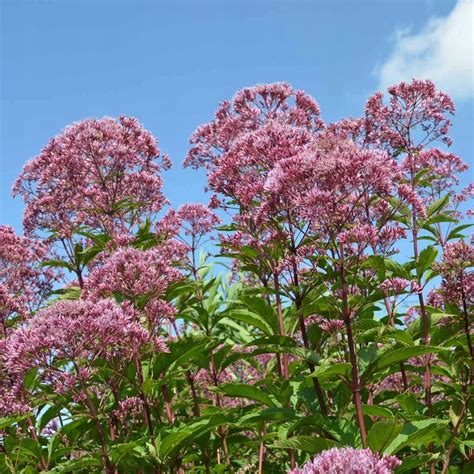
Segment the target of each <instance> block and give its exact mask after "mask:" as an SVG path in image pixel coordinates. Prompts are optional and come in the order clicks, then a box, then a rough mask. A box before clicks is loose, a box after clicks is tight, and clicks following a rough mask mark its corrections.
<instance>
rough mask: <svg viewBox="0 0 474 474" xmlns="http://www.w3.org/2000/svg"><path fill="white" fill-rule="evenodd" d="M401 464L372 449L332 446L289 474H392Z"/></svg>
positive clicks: (397, 460) (396, 459) (394, 458)
mask: <svg viewBox="0 0 474 474" xmlns="http://www.w3.org/2000/svg"><path fill="white" fill-rule="evenodd" d="M400 465H401V461H400V460H399V459H398V458H397V457H395V456H387V455H383V456H380V455H379V454H377V453H373V452H372V451H371V450H370V449H355V448H332V449H329V450H327V451H323V452H322V453H320V454H318V455H317V456H316V457H315V458H314V460H313V461H309V462H307V463H306V464H305V465H304V466H303V467H302V468H296V469H294V470H292V471H291V472H290V473H289V474H391V473H393V472H394V469H395V468H396V467H398V466H400Z"/></svg>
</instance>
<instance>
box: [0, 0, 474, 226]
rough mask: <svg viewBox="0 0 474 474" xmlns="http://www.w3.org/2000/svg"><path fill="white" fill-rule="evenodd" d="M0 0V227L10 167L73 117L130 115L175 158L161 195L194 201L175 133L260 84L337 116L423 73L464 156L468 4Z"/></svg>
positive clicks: (15, 217) (7, 204)
mask: <svg viewBox="0 0 474 474" xmlns="http://www.w3.org/2000/svg"><path fill="white" fill-rule="evenodd" d="M0 4H1V11H0V13H1V33H0V36H1V101H2V103H1V116H0V130H1V132H0V142H1V143H0V146H1V148H0V224H11V225H14V226H15V227H16V228H17V229H18V230H20V229H21V212H22V208H23V205H22V202H21V200H20V199H15V200H13V199H12V198H11V196H10V188H11V184H12V182H13V181H14V179H15V177H16V176H17V175H18V173H19V172H20V170H21V168H22V166H23V164H24V163H25V162H26V161H27V160H28V159H30V158H32V157H33V156H35V155H36V154H38V153H39V152H40V150H41V148H42V147H43V146H44V145H45V144H46V143H47V141H48V139H49V138H50V137H51V136H53V135H55V134H57V133H58V132H60V130H61V129H62V128H63V127H64V126H66V125H67V124H69V123H71V122H75V121H78V120H81V119H84V118H86V117H102V116H105V115H107V116H117V115H119V114H125V115H133V116H135V117H137V118H138V119H139V120H140V121H141V122H142V123H143V125H144V126H145V127H146V128H147V129H149V130H151V131H152V132H153V134H154V135H155V136H156V137H157V138H158V140H159V144H160V148H161V149H162V150H163V151H165V152H166V153H168V154H169V155H170V156H171V159H172V160H173V162H174V167H173V169H172V170H171V171H168V172H166V174H165V181H166V186H165V192H166V194H167V196H168V197H169V198H170V200H171V201H172V203H173V204H174V205H179V204H181V203H183V202H186V201H203V202H207V199H208V198H207V196H205V195H204V193H203V187H204V185H205V179H204V176H203V174H202V173H196V172H194V171H192V170H183V169H182V168H181V162H182V160H183V158H184V156H185V154H186V151H187V148H188V138H189V136H190V134H191V133H192V132H193V130H194V129H195V128H196V127H197V126H198V125H199V124H201V123H203V122H206V121H208V120H210V119H211V118H212V116H213V113H214V110H215V109H216V106H217V104H218V103H219V101H221V100H223V99H227V98H230V97H231V96H232V95H233V94H234V92H235V91H236V90H238V89H239V88H241V87H244V86H249V85H253V84H257V83H263V82H274V81H287V82H289V83H291V84H292V85H293V86H295V87H297V88H301V89H305V90H306V91H307V92H309V93H310V94H312V95H313V96H314V97H315V98H316V99H317V101H318V102H319V104H320V106H321V109H322V115H323V118H324V119H326V120H337V119H340V118H342V117H344V116H358V115H360V114H361V112H362V110H363V107H364V104H365V100H366V99H367V97H368V96H369V95H370V94H371V93H373V92H374V91H375V90H377V89H378V88H379V87H380V86H381V85H385V84H387V83H390V82H393V81H397V80H398V79H407V80H409V79H411V77H412V76H413V75H416V76H419V77H420V78H423V77H422V76H423V75H429V77H431V76H435V77H432V78H433V79H435V80H436V81H437V82H439V83H441V84H442V86H443V88H444V89H446V90H447V91H448V92H450V93H451V94H452V95H454V97H455V99H456V103H457V108H458V111H457V115H456V117H455V125H454V127H453V129H452V133H451V135H452V137H453V138H454V142H455V143H454V146H453V147H452V149H453V151H454V152H455V153H457V154H459V155H460V156H461V157H462V158H463V159H464V160H465V161H467V162H469V163H470V164H471V165H474V161H473V139H472V130H473V125H474V123H473V122H474V113H473V104H474V102H473V85H472V81H473V77H472V67H473V65H472V56H473V55H472V45H471V46H469V43H470V42H469V37H471V39H472V26H473V25H472V1H471V0H461V1H458V2H456V1H454V0H453V1H451V0H437V1H435V0H429V1H428V0H427V1H423V0H405V1H404V0H397V1H396V0H370V1H369V0H366V1H356V0H344V1H343V0H339V1H337V0H336V1H334V0H332V1H330V0H320V1H318V0H314V1H306V2H304V1H298V0H285V1H277V0H275V1H270V0H269V1H264V0H261V1H258V0H257V1H243V0H242V1H224V0H222V1H213V2H209V1H201V0H196V1H179V0H177V1H174V2H162V1H159V0H157V1H151V0H150V1H139V0H137V1H132V0H129V1H117V0H110V1H106V0H96V1H86V0H84V1H80V0H76V1H73V0H62V1H60V0H56V1H55V0H49V1H40V0H36V1H29V2H26V1H23V0H14V1H9V0H0ZM466 12H467V14H466ZM466 18H467V20H466ZM466 44H467V46H466ZM469 48H471V49H469ZM392 79H393V81H392ZM472 177H473V174H472V170H471V171H469V172H468V174H466V175H465V177H464V182H465V183H467V182H468V181H473V179H472Z"/></svg>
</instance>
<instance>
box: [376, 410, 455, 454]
mask: <svg viewBox="0 0 474 474" xmlns="http://www.w3.org/2000/svg"><path fill="white" fill-rule="evenodd" d="M448 424H449V420H438V419H435V418H429V419H427V420H421V421H413V422H411V423H408V424H406V425H405V426H404V427H403V428H402V430H401V432H400V433H399V434H398V435H397V437H396V438H395V439H394V440H393V441H392V442H391V443H390V445H389V446H388V447H387V449H386V450H385V452H386V453H387V454H396V453H397V452H398V451H400V450H401V449H403V448H405V447H406V446H420V445H421V446H426V445H427V444H429V443H431V442H432V441H433V436H434V433H435V431H436V430H439V429H445V428H446V426H447V425H448Z"/></svg>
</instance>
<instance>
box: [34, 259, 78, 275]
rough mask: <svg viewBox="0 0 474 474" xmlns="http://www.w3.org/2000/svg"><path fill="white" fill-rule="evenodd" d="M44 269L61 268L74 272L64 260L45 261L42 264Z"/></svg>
mask: <svg viewBox="0 0 474 474" xmlns="http://www.w3.org/2000/svg"><path fill="white" fill-rule="evenodd" d="M41 266H42V267H61V268H67V269H68V270H69V271H71V272H72V271H74V267H73V266H72V265H71V264H70V263H67V262H63V261H62V260H44V261H43V262H41Z"/></svg>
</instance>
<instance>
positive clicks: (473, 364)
mask: <svg viewBox="0 0 474 474" xmlns="http://www.w3.org/2000/svg"><path fill="white" fill-rule="evenodd" d="M461 298H462V316H463V322H464V334H465V335H466V340H467V346H468V348H469V354H470V356H471V374H470V377H469V384H470V385H474V348H473V346H472V338H471V328H470V325H471V324H470V321H469V314H468V311H467V304H466V295H465V293H464V285H463V283H462V281H461Z"/></svg>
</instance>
